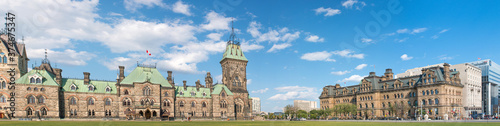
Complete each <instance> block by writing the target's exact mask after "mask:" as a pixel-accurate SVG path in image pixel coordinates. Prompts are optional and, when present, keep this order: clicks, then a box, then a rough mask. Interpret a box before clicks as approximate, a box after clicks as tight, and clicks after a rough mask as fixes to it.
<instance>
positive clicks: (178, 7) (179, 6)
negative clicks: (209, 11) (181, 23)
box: [172, 0, 192, 16]
mask: <svg viewBox="0 0 500 126" xmlns="http://www.w3.org/2000/svg"><path fill="white" fill-rule="evenodd" d="M191 6H192V5H187V4H184V3H182V1H180V0H179V1H177V2H175V4H174V5H173V7H172V11H174V12H175V13H181V14H184V15H187V16H191V12H189V7H191Z"/></svg>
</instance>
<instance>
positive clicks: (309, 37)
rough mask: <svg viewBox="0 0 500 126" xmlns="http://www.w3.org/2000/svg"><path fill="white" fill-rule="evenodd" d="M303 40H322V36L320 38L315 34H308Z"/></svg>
mask: <svg viewBox="0 0 500 126" xmlns="http://www.w3.org/2000/svg"><path fill="white" fill-rule="evenodd" d="M305 40H306V41H308V42H323V41H324V38H320V37H319V36H317V35H309V36H307V37H306V39H305Z"/></svg>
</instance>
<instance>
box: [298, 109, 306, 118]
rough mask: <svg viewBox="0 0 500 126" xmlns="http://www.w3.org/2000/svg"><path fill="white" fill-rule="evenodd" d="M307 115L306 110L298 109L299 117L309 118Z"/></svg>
mask: <svg viewBox="0 0 500 126" xmlns="http://www.w3.org/2000/svg"><path fill="white" fill-rule="evenodd" d="M307 115H308V114H307V112H306V111H304V110H299V111H297V117H298V118H307Z"/></svg>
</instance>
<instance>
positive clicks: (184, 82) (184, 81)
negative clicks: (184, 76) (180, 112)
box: [182, 80, 187, 90]
mask: <svg viewBox="0 0 500 126" xmlns="http://www.w3.org/2000/svg"><path fill="white" fill-rule="evenodd" d="M182 83H183V84H184V90H186V89H187V88H186V87H187V86H186V83H187V81H186V80H183V81H182Z"/></svg>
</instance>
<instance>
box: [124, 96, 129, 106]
mask: <svg viewBox="0 0 500 126" xmlns="http://www.w3.org/2000/svg"><path fill="white" fill-rule="evenodd" d="M129 105H130V99H128V98H125V99H123V106H129Z"/></svg>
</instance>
